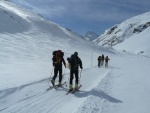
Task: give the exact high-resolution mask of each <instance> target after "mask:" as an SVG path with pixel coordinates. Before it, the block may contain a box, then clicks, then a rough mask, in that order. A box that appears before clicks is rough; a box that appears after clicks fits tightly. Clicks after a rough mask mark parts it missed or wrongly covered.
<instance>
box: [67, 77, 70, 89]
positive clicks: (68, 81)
mask: <svg viewBox="0 0 150 113" xmlns="http://www.w3.org/2000/svg"><path fill="white" fill-rule="evenodd" d="M69 78H70V77H68V80H67V83H66V87H67V84H68V82H69Z"/></svg>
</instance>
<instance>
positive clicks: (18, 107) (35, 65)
mask: <svg viewBox="0 0 150 113" xmlns="http://www.w3.org/2000/svg"><path fill="white" fill-rule="evenodd" d="M0 16H1V17H5V18H0V21H1V22H2V23H7V22H8V21H10V23H9V22H8V23H9V24H8V25H7V24H2V25H1V26H0V29H1V30H0V48H1V49H0V69H1V70H0V113H149V111H150V89H149V85H150V82H149V79H150V76H148V75H149V65H150V60H149V58H148V57H144V56H143V55H139V56H138V55H134V54H131V53H129V52H119V51H118V52H117V51H114V52H112V51H110V50H106V49H104V48H102V47H99V46H97V45H93V43H90V42H88V41H86V40H84V39H83V38H82V37H80V36H78V35H77V34H74V33H73V32H70V31H68V30H66V29H65V28H62V27H60V26H59V25H57V24H55V23H52V22H48V21H46V20H45V19H43V18H42V17H40V16H39V15H37V14H34V13H32V12H30V11H27V10H24V9H22V8H20V7H18V6H16V5H14V4H12V3H10V2H6V1H0ZM20 23H21V24H20ZM11 25H12V26H11ZM23 26H24V27H23ZM147 34H148V31H147V32H146V30H145V35H147ZM120 47H121V46H120ZM57 49H62V50H63V51H64V53H65V55H64V58H65V59H66V58H67V57H69V56H70V55H71V54H72V53H74V51H78V53H79V57H80V58H81V59H82V62H83V70H82V71H81V70H80V73H79V76H80V83H81V84H82V85H83V86H82V87H81V89H80V91H79V92H76V93H75V94H69V95H66V92H67V90H68V85H69V84H68V79H69V70H68V69H64V67H63V81H66V82H67V87H66V86H64V87H60V88H58V89H52V90H47V89H48V88H49V85H51V84H50V82H49V80H50V79H51V77H52V75H53V67H52V62H51V58H52V51H53V50H57ZM101 54H104V55H105V56H106V55H108V56H109V58H110V61H109V67H108V68H104V66H103V67H101V68H98V67H97V57H98V56H99V55H101ZM57 81H58V78H57V79H56V82H57Z"/></svg>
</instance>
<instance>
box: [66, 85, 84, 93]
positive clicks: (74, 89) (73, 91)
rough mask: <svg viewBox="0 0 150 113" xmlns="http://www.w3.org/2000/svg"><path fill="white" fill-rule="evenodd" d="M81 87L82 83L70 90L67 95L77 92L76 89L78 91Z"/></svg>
mask: <svg viewBox="0 0 150 113" xmlns="http://www.w3.org/2000/svg"><path fill="white" fill-rule="evenodd" d="M81 87H82V85H80V86H78V88H73V90H71V91H68V92H67V93H66V95H68V94H69V93H71V94H74V93H75V92H76V91H78V90H79V89H80V88H81Z"/></svg>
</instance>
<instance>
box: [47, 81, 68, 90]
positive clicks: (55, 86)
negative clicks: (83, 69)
mask: <svg viewBox="0 0 150 113" xmlns="http://www.w3.org/2000/svg"><path fill="white" fill-rule="evenodd" d="M65 84H66V82H64V83H62V84H61V85H59V84H57V85H54V86H50V87H49V88H48V89H47V90H50V89H53V88H55V89H56V88H58V87H61V86H63V85H65Z"/></svg>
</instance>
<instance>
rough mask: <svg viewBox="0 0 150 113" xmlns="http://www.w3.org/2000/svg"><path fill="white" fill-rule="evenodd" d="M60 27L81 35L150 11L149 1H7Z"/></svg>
mask: <svg viewBox="0 0 150 113" xmlns="http://www.w3.org/2000/svg"><path fill="white" fill-rule="evenodd" d="M11 1H12V2H14V3H16V4H19V5H20V6H23V7H25V8H28V9H30V10H32V11H34V12H36V13H39V14H41V15H42V16H43V17H44V18H46V19H48V20H50V21H52V22H55V23H57V24H59V25H61V26H62V27H65V28H69V29H71V30H72V31H74V32H76V33H78V34H80V35H85V33H86V32H87V31H94V32H96V33H97V34H102V33H104V31H105V30H106V29H108V28H110V27H112V26H113V25H115V24H119V23H121V22H123V21H124V20H126V19H128V18H131V17H133V16H136V15H139V14H142V13H145V12H148V11H150V0H11Z"/></svg>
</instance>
